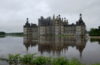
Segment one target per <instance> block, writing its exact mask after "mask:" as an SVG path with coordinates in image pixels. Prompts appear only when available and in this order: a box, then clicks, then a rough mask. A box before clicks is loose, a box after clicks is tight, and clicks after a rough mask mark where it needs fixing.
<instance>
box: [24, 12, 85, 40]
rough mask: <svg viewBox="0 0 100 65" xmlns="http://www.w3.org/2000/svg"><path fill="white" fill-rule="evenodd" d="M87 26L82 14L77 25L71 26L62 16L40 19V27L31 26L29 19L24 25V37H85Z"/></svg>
mask: <svg viewBox="0 0 100 65" xmlns="http://www.w3.org/2000/svg"><path fill="white" fill-rule="evenodd" d="M85 34H86V25H85V22H84V21H83V19H82V14H80V16H79V20H78V21H76V23H72V24H69V22H68V20H66V18H61V16H60V15H58V16H55V15H53V17H47V18H44V17H43V16H41V17H40V18H39V19H38V25H36V24H30V23H29V20H28V18H27V20H26V23H25V25H24V35H26V36H27V38H33V39H35V38H37V37H39V36H60V35H64V36H85Z"/></svg>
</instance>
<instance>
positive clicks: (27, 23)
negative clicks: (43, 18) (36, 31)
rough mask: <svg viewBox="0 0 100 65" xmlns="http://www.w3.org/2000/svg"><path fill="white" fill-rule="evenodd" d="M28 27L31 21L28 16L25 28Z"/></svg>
mask: <svg viewBox="0 0 100 65" xmlns="http://www.w3.org/2000/svg"><path fill="white" fill-rule="evenodd" d="M26 27H30V23H29V19H28V18H26V23H25V25H24V28H26Z"/></svg>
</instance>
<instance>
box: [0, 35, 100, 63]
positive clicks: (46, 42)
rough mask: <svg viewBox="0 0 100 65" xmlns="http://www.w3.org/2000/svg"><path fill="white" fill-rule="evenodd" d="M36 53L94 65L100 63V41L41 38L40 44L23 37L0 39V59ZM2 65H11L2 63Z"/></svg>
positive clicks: (71, 38)
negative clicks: (10, 55)
mask: <svg viewBox="0 0 100 65" xmlns="http://www.w3.org/2000/svg"><path fill="white" fill-rule="evenodd" d="M27 53H36V54H37V55H42V56H50V57H59V56H63V57H66V58H68V59H70V58H77V59H79V60H80V61H81V62H82V63H85V64H94V63H98V62H100V40H98V39H88V40H86V39H85V38H78V37H77V38H73V37H68V38H50V37H41V38H40V39H39V40H38V42H37V41H36V40H35V41H33V40H28V39H24V38H23V37H14V36H6V37H3V38H0V57H1V58H7V57H8V55H9V54H27ZM0 65H9V64H8V63H7V62H4V61H0Z"/></svg>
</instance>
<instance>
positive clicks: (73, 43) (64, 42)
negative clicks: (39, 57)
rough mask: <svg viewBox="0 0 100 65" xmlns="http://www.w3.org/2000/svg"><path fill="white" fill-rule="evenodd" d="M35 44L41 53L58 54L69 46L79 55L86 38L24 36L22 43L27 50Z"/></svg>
mask: <svg viewBox="0 0 100 65" xmlns="http://www.w3.org/2000/svg"><path fill="white" fill-rule="evenodd" d="M36 44H37V45H38V51H39V52H40V53H41V54H43V53H44V52H47V53H53V54H55V53H56V54H59V55H60V54H61V52H64V51H66V50H68V48H69V47H76V49H77V50H78V51H79V52H80V57H81V56H82V52H83V50H84V48H85V46H86V39H85V37H80V36H76V37H73V36H56V37H54V36H40V37H39V38H38V41H36V40H32V39H31V38H24V45H25V47H26V49H27V51H28V48H29V47H33V46H36Z"/></svg>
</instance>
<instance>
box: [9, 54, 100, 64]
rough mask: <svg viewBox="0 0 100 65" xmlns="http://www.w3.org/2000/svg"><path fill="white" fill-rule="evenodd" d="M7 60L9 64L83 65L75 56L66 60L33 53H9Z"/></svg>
mask: <svg viewBox="0 0 100 65" xmlns="http://www.w3.org/2000/svg"><path fill="white" fill-rule="evenodd" d="M8 62H9V64H10V65H85V64H82V63H81V62H80V61H79V60H77V59H75V58H73V59H71V60H68V59H66V58H64V57H59V58H51V57H44V56H35V54H26V55H20V54H15V55H12V54H10V55H9V57H8ZM93 65H100V64H93Z"/></svg>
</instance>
